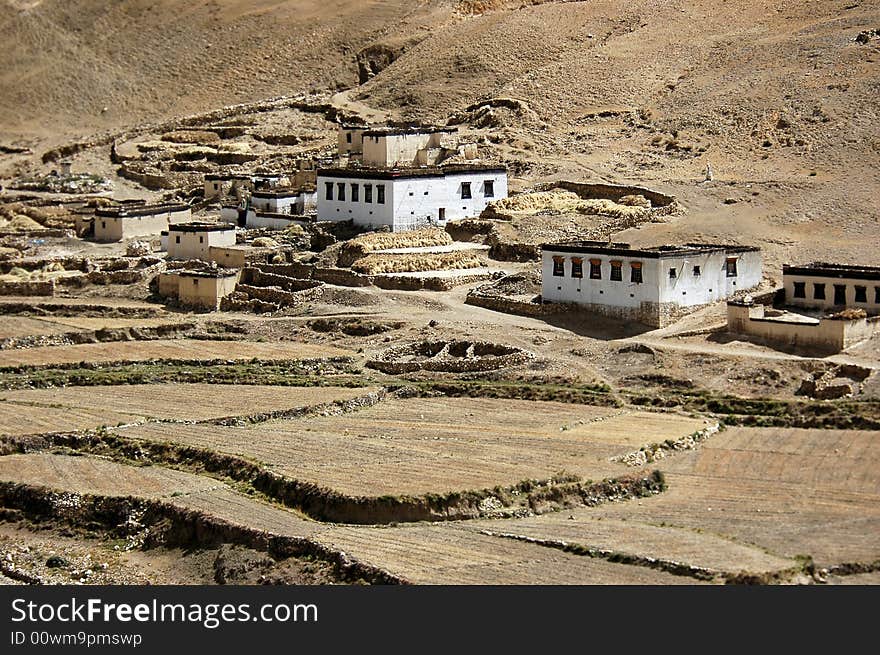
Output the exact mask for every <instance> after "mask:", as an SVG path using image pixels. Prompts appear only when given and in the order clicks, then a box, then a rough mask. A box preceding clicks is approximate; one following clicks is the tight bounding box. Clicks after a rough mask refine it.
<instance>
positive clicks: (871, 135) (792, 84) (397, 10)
mask: <svg viewBox="0 0 880 655" xmlns="http://www.w3.org/2000/svg"><path fill="white" fill-rule="evenodd" d="M4 1H5V4H6V5H7V7H6V11H4V12H3V15H2V16H0V36H2V37H3V38H4V42H5V43H8V44H12V47H9V48H6V49H4V51H3V53H2V54H0V89H2V90H3V93H2V94H0V144H2V143H9V144H23V145H30V146H32V147H33V148H34V150H35V152H37V154H39V151H41V150H43V149H45V148H46V147H48V146H49V145H52V144H55V143H58V142H62V141H64V140H65V139H67V140H69V139H70V138H72V137H73V136H78V135H87V134H91V133H95V132H99V131H103V130H108V129H115V128H120V127H124V126H131V125H135V124H138V123H142V122H143V121H145V120H157V119H160V118H171V117H174V116H179V115H181V114H186V113H191V112H197V111H204V110H209V109H215V108H217V107H220V106H223V105H228V104H232V103H236V102H242V101H245V100H259V99H263V98H268V97H275V96H278V95H287V94H296V93H300V92H307V91H310V90H312V91H320V92H327V91H336V90H342V89H345V90H347V91H346V93H344V94H342V95H341V96H338V97H337V98H336V100H335V101H336V102H337V104H339V105H343V106H346V107H347V108H349V109H355V110H357V111H359V112H360V113H361V114H362V115H363V116H367V117H370V118H376V117H378V116H382V115H386V116H390V117H393V118H407V119H414V120H421V121H432V122H439V123H445V122H447V121H449V122H451V123H454V124H457V125H460V126H461V127H462V129H464V130H465V131H467V130H468V129H470V128H473V129H474V130H478V132H477V138H478V139H480V140H482V141H483V145H484V146H485V151H486V152H489V153H491V155H492V157H493V158H496V159H500V160H501V161H504V162H505V163H506V164H507V165H508V166H509V168H510V171H511V175H512V177H513V188H514V189H516V188H523V187H525V186H529V185H531V184H533V183H535V182H540V181H544V180H548V179H559V178H567V179H593V180H598V179H601V180H610V181H616V182H625V181H635V182H639V183H644V184H649V185H653V186H656V187H658V188H661V189H664V190H667V191H670V192H672V193H674V194H676V195H677V196H678V197H679V198H680V199H681V201H682V202H683V204H684V205H685V206H686V207H687V208H688V210H689V213H688V215H687V217H686V218H683V219H681V220H676V221H673V222H671V223H666V224H656V225H650V226H644V227H643V228H641V229H639V230H628V231H626V232H624V233H622V234H620V235H618V236H619V237H620V238H622V239H626V240H630V241H631V242H633V243H636V244H639V243H648V242H651V243H655V242H657V241H670V240H679V241H681V240H693V239H701V240H719V241H721V240H739V241H749V242H753V243H757V244H758V245H761V246H763V247H764V248H765V249H766V259H767V263H768V270H769V271H771V273H772V272H773V271H776V270H778V267H779V264H780V263H781V262H782V261H786V260H792V259H798V260H807V259H817V258H819V259H836V260H840V261H848V262H852V263H855V262H863V263H873V264H880V260H878V259H877V257H878V255H877V253H876V252H875V250H874V249H873V248H870V247H867V245H866V244H870V243H876V242H877V240H878V239H880V203H878V202H877V198H876V189H877V188H878V185H880V167H878V165H877V164H878V159H880V136H878V131H877V127H876V126H877V122H878V115H880V103H878V100H877V98H878V90H880V78H878V76H877V75H876V67H877V61H878V60H880V38H877V37H876V35H873V33H871V32H870V30H874V29H875V28H877V27H878V26H880V7H878V4H877V3H876V2H873V1H869V0H834V1H831V2H829V1H825V0H808V1H798V2H793V1H789V0H775V1H774V2H763V1H758V0H731V1H729V2H722V3H719V2H716V1H711V0H669V1H666V2H654V1H651V0H632V1H627V2H622V1H621V0H595V1H591V2H540V1H538V0H531V1H510V2H508V1H505V0H486V1H474V0H471V1H465V0H424V1H422V2H402V1H392V2H378V1H375V0H374V1H366V2H362V1H359V0H329V1H328V2H315V1H314V0H274V1H273V0H258V1H257V2H244V1H243V0H207V1H202V0H186V1H179V2H172V1H171V0H152V1H150V0H131V1H130V2H128V1H127V2H124V3H122V2H117V3H112V4H108V3H92V2H87V1H85V0H67V1H64V2H62V1H61V0H43V1H40V0H28V1H25V0H4ZM860 33H863V35H864V36H863V38H862V39H860V40H857V37H858V36H859V34H860ZM371 109H375V110H378V112H373V111H371ZM487 128H488V129H487ZM707 164H711V166H712V169H713V172H714V176H715V181H714V183H712V184H703V178H704V174H705V173H704V172H705V169H706V166H707Z"/></svg>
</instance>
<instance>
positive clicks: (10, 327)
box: [0, 316, 71, 339]
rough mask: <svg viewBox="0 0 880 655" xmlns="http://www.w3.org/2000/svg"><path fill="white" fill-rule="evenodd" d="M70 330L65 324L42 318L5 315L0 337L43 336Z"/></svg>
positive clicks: (0, 327)
mask: <svg viewBox="0 0 880 655" xmlns="http://www.w3.org/2000/svg"><path fill="white" fill-rule="evenodd" d="M70 331H71V330H70V329H69V328H67V327H66V326H64V325H59V324H57V323H54V322H52V321H48V320H45V319H42V318H30V317H28V316H4V317H3V318H2V319H0V339H11V338H14V337H30V336H43V335H46V334H60V333H63V332H70Z"/></svg>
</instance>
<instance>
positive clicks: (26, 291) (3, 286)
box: [0, 280, 55, 296]
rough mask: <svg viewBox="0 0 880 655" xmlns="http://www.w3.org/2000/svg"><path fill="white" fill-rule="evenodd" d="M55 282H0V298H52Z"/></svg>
mask: <svg viewBox="0 0 880 655" xmlns="http://www.w3.org/2000/svg"><path fill="white" fill-rule="evenodd" d="M54 295H55V280H39V281H27V282H0V296H54Z"/></svg>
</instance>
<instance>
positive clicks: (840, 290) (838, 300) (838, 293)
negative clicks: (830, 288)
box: [834, 284, 846, 305]
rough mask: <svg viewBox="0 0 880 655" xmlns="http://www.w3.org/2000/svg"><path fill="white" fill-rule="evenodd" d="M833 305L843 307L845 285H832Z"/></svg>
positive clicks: (844, 302)
mask: <svg viewBox="0 0 880 655" xmlns="http://www.w3.org/2000/svg"><path fill="white" fill-rule="evenodd" d="M834 304H835V305H845V304H846V285H845V284H835V285H834Z"/></svg>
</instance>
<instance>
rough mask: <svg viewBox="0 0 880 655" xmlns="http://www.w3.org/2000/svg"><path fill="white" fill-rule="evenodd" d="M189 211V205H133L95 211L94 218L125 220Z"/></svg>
mask: <svg viewBox="0 0 880 655" xmlns="http://www.w3.org/2000/svg"><path fill="white" fill-rule="evenodd" d="M188 209H190V206H189V205H185V204H183V203H179V204H165V205H135V206H129V207H105V208H102V209H96V210H95V216H106V217H108V218H126V217H128V216H149V215H151V214H164V213H166V212H181V211H186V210H188Z"/></svg>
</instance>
